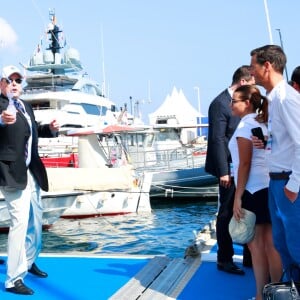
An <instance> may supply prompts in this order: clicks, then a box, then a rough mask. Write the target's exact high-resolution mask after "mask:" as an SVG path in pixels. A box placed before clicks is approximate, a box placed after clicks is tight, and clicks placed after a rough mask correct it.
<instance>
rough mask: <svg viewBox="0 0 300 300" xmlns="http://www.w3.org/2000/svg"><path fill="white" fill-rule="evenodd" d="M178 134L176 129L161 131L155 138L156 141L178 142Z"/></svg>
mask: <svg viewBox="0 0 300 300" xmlns="http://www.w3.org/2000/svg"><path fill="white" fill-rule="evenodd" d="M179 138H180V137H179V134H178V132H177V131H176V129H162V130H160V131H159V133H158V134H157V136H156V140H157V141H167V140H172V141H173V140H175V141H178V139H179Z"/></svg>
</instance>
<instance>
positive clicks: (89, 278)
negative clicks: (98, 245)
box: [0, 256, 150, 300]
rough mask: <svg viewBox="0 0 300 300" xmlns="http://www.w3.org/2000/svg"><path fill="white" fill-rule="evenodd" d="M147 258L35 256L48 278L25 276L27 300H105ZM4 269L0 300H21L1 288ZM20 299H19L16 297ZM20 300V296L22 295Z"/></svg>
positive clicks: (3, 269) (0, 270)
mask: <svg viewBox="0 0 300 300" xmlns="http://www.w3.org/2000/svg"><path fill="white" fill-rule="evenodd" d="M149 260H150V259H148V258H127V257H126V258H122V257H118V256H116V257H113V258H104V257H39V258H38V261H37V265H38V266H39V267H40V268H41V269H42V270H45V271H47V272H48V275H49V277H48V278H37V277H36V276H34V275H32V274H28V275H27V276H26V277H25V284H26V285H28V286H29V287H30V288H32V289H33V290H34V291H35V293H34V295H32V296H30V297H29V298H30V299H42V300H50V299H51V300H52V299H53V300H54V299H55V300H85V299H86V300H90V299H97V300H101V299H108V298H109V297H110V296H111V295H113V294H114V293H115V292H116V291H117V290H118V289H119V288H121V287H122V286H123V285H124V284H125V283H126V282H127V281H129V279H131V278H132V277H134V275H135V274H136V273H138V271H140V270H141V269H142V268H143V267H144V266H145V265H146V264H147V263H148V261H149ZM5 277H6V267H5V266H4V265H0V299H1V300H8V299H21V298H22V296H20V295H15V294H12V293H8V292H6V291H5V288H4V281H5ZM20 297H21V298H20ZM23 298H24V296H23Z"/></svg>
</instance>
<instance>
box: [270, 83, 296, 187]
mask: <svg viewBox="0 0 300 300" xmlns="http://www.w3.org/2000/svg"><path fill="white" fill-rule="evenodd" d="M268 99H269V121H268V131H269V134H270V136H271V145H270V146H271V151H270V154H269V155H268V158H269V159H268V160H269V170H270V172H282V171H292V175H291V176H290V180H289V182H288V183H287V188H288V189H289V190H290V191H292V192H295V193H298V192H299V187H300V94H299V93H298V92H297V91H296V90H295V89H294V88H293V87H291V86H290V85H289V84H288V83H287V82H286V81H285V80H282V81H281V82H279V83H278V84H277V85H276V86H275V87H274V88H273V89H272V91H271V92H270V93H269V94H268Z"/></svg>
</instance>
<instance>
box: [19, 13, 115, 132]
mask: <svg viewBox="0 0 300 300" xmlns="http://www.w3.org/2000/svg"><path fill="white" fill-rule="evenodd" d="M49 16H50V20H51V22H50V24H49V25H48V28H47V34H48V41H49V45H48V47H47V48H45V49H41V46H40V45H39V46H38V48H37V49H36V51H35V53H34V54H33V56H32V57H31V59H30V61H29V64H28V65H24V68H25V69H26V76H25V78H26V85H25V86H24V94H23V96H22V98H23V99H24V100H25V101H28V102H30V103H31V105H32V107H33V109H34V111H35V117H36V120H37V121H38V122H41V123H49V121H50V120H52V119H53V118H56V119H58V120H59V123H60V124H61V127H62V128H70V127H75V128H80V127H90V126H104V125H109V124H114V123H117V117H118V116H117V110H116V106H115V104H114V103H113V102H112V101H110V100H109V99H108V98H106V97H105V96H104V95H103V93H102V89H101V86H100V85H99V84H98V83H97V82H95V81H94V80H91V79H90V78H89V77H88V76H87V73H86V72H85V71H84V70H83V67H82V64H81V61H80V55H79V52H78V51H77V50H76V49H74V48H68V47H67V45H66V42H65V39H64V37H63V35H62V30H61V29H60V28H59V27H58V25H57V24H56V18H55V14H54V11H50V13H49ZM41 44H42V43H41ZM43 44H46V41H45V42H43Z"/></svg>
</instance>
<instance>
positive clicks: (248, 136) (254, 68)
mask: <svg viewBox="0 0 300 300" xmlns="http://www.w3.org/2000/svg"><path fill="white" fill-rule="evenodd" d="M250 56H251V63H250V66H249V74H243V76H242V77H241V78H243V80H244V81H243V82H240V83H239V84H238V85H231V87H229V88H228V89H226V90H225V91H224V92H222V93H221V94H220V95H219V96H217V97H216V98H215V99H214V100H213V101H212V102H211V104H210V107H209V112H208V117H209V131H208V147H207V156H206V165H205V167H206V171H207V172H209V173H211V174H213V175H214V176H216V177H217V178H218V179H219V210H218V215H217V223H216V236H217V245H218V256H217V268H218V269H219V270H222V271H225V272H229V273H234V274H238V275H243V274H244V271H243V270H242V269H240V267H239V266H238V265H237V264H235V263H234V262H233V261H232V256H233V247H232V239H231V236H230V234H229V230H228V225H229V222H230V219H231V217H232V216H234V218H235V219H236V220H238V221H239V220H240V219H241V218H243V216H244V209H246V210H250V211H251V212H253V213H255V215H256V224H255V234H254V238H253V239H252V240H251V241H250V242H248V248H249V250H250V253H251V264H252V266H253V271H254V277H255V281H256V295H255V299H256V300H262V299H263V298H262V297H263V287H264V286H265V285H266V284H267V283H269V282H270V281H271V282H278V281H279V280H280V279H281V276H282V274H283V272H284V270H288V269H289V268H290V267H291V266H292V265H298V266H299V265H300V243H299V242H298V239H297V232H299V229H300V223H299V222H298V218H297V217H298V216H299V213H300V200H299V187H300V94H299V92H300V66H299V67H296V68H295V69H294V71H293V74H292V76H291V81H290V82H287V79H284V76H283V71H284V69H285V66H286V60H287V59H286V55H285V53H284V51H283V49H282V48H281V47H279V46H277V45H266V46H262V47H259V48H256V49H254V50H252V51H251V52H250ZM243 67H244V68H245V66H243ZM243 67H241V68H243ZM241 68H239V69H238V70H241ZM238 70H237V71H238ZM237 71H236V72H237ZM236 72H235V74H236ZM241 78H240V79H241ZM257 86H261V87H263V88H264V89H265V93H266V96H264V95H262V94H261V92H260V89H259V88H258V87H257ZM257 127H259V128H261V130H262V132H263V136H264V141H262V140H261V139H259V138H258V137H257V136H255V135H254V134H253V132H252V129H253V128H257ZM243 254H244V259H245V255H246V252H245V251H244V253H243ZM247 260H249V258H247ZM245 265H246V266H247V264H245ZM285 274H287V277H286V279H287V280H289V279H291V278H289V274H290V273H285ZM297 275H298V276H299V274H294V278H293V279H294V280H296V281H299V280H300V278H297Z"/></svg>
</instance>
